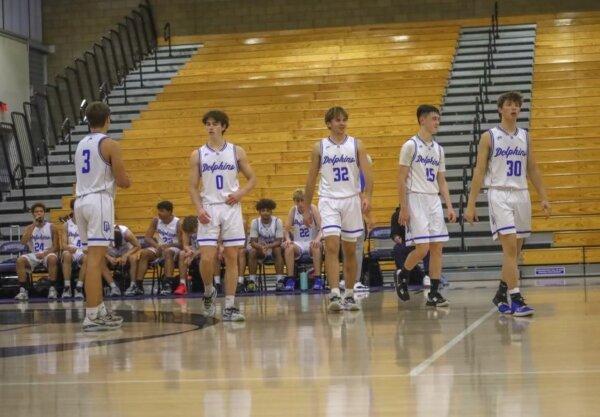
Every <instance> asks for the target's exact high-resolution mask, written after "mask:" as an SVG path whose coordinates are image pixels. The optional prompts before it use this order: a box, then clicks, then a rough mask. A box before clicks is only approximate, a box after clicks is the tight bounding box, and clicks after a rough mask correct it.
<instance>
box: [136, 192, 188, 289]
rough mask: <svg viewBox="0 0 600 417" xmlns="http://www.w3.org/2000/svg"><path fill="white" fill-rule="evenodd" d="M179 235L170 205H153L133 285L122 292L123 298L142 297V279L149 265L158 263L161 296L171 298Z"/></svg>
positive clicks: (160, 203) (162, 202)
mask: <svg viewBox="0 0 600 417" xmlns="http://www.w3.org/2000/svg"><path fill="white" fill-rule="evenodd" d="M180 234H181V231H180V228H179V217H176V216H174V215H173V203H171V202H170V201H161V202H159V203H158V204H157V205H156V217H154V218H153V219H152V220H151V221H150V225H149V226H148V229H147V230H146V235H145V236H144V240H145V242H146V243H147V244H148V247H146V248H145V249H142V251H141V252H140V257H139V260H138V264H137V271H136V275H135V281H133V280H132V281H131V285H130V287H129V288H128V289H127V291H125V295H126V296H137V295H143V294H144V277H145V276H146V271H148V264H149V263H151V262H154V261H156V260H157V259H158V260H159V262H161V263H164V274H165V276H164V279H163V280H162V282H161V283H159V286H160V294H161V295H169V294H171V281H173V275H174V274H175V264H176V262H177V261H178V259H179V251H180V250H181V243H180Z"/></svg>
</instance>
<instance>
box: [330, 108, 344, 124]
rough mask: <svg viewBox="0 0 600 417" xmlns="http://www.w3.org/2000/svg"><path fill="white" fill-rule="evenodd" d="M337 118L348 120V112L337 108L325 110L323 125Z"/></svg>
mask: <svg viewBox="0 0 600 417" xmlns="http://www.w3.org/2000/svg"><path fill="white" fill-rule="evenodd" d="M339 116H342V117H343V118H344V120H348V112H347V111H346V110H345V109H344V108H343V107H339V106H335V107H332V108H330V109H329V110H327V113H325V124H327V123H329V122H331V121H332V120H333V119H337V118H338V117H339Z"/></svg>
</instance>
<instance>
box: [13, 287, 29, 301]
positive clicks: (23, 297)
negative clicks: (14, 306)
mask: <svg viewBox="0 0 600 417" xmlns="http://www.w3.org/2000/svg"><path fill="white" fill-rule="evenodd" d="M15 300H17V301H27V300H29V293H28V292H27V290H26V289H25V288H24V287H21V288H19V293H18V294H17V296H16V297H15Z"/></svg>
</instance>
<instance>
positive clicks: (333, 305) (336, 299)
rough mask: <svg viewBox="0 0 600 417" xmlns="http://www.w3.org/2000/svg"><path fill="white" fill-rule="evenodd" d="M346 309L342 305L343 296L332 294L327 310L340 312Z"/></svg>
mask: <svg viewBox="0 0 600 417" xmlns="http://www.w3.org/2000/svg"><path fill="white" fill-rule="evenodd" d="M343 309H344V307H343V305H342V297H340V296H338V295H331V296H330V297H329V304H327V310H328V311H331V312H338V311H342V310H343Z"/></svg>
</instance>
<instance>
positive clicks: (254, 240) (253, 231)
mask: <svg viewBox="0 0 600 417" xmlns="http://www.w3.org/2000/svg"><path fill="white" fill-rule="evenodd" d="M258 221H259V220H252V222H251V223H250V240H249V243H250V247H251V248H254V249H257V250H258V249H260V248H262V245H260V244H259V243H258ZM255 226H256V227H255Z"/></svg>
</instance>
